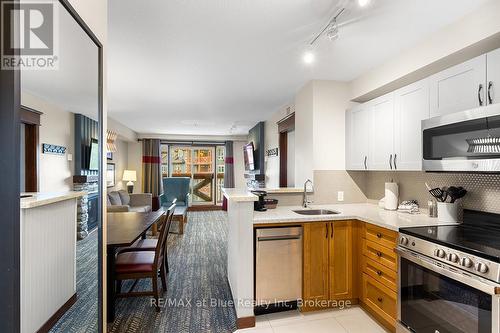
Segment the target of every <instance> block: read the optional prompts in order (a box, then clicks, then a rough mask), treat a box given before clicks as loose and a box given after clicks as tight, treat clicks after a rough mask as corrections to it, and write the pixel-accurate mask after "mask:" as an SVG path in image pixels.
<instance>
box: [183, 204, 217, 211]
mask: <svg viewBox="0 0 500 333" xmlns="http://www.w3.org/2000/svg"><path fill="white" fill-rule="evenodd" d="M212 210H222V206H218V205H193V206H191V207H189V208H188V212H201V211H212Z"/></svg>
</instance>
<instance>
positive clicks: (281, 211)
mask: <svg viewBox="0 0 500 333" xmlns="http://www.w3.org/2000/svg"><path fill="white" fill-rule="evenodd" d="M299 209H308V208H302V207H301V206H278V207H277V208H276V209H269V210H267V211H265V212H254V224H266V223H290V222H292V223H293V222H318V221H335V220H360V221H363V222H367V223H371V224H375V225H378V226H381V227H384V228H387V229H391V230H395V231H398V230H399V228H404V227H421V226H435V225H450V224H452V223H443V222H439V221H438V219H437V218H431V217H429V216H427V214H425V213H420V214H408V213H402V212H397V211H388V210H384V209H382V208H379V207H378V205H375V204H370V203H361V204H335V205H311V206H310V208H309V209H329V210H334V211H338V212H340V214H336V215H300V214H297V213H295V212H293V210H299Z"/></svg>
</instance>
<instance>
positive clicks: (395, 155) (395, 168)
mask: <svg viewBox="0 0 500 333" xmlns="http://www.w3.org/2000/svg"><path fill="white" fill-rule="evenodd" d="M397 158H398V154H394V170H397V169H398V166H397V165H396V159H397Z"/></svg>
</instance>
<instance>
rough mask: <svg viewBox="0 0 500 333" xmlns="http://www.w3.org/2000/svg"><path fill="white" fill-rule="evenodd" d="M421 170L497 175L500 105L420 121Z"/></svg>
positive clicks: (499, 152) (499, 160) (499, 161)
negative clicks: (421, 144)
mask: <svg viewBox="0 0 500 333" xmlns="http://www.w3.org/2000/svg"><path fill="white" fill-rule="evenodd" d="M422 141H423V147H422V148H423V169H424V170H425V171H447V172H490V173H500V104H493V105H489V106H485V107H479V108H476V109H472V110H467V111H462V112H457V113H452V114H447V115H444V116H440V117H435V118H431V119H427V120H423V121H422Z"/></svg>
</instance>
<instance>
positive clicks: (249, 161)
mask: <svg viewBox="0 0 500 333" xmlns="http://www.w3.org/2000/svg"><path fill="white" fill-rule="evenodd" d="M243 157H244V159H245V170H247V171H253V170H255V160H254V147H253V142H250V143H249V144H247V145H245V146H243Z"/></svg>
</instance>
